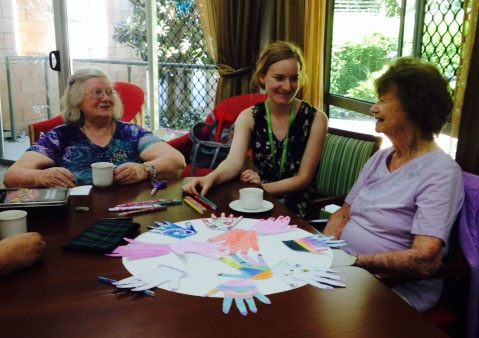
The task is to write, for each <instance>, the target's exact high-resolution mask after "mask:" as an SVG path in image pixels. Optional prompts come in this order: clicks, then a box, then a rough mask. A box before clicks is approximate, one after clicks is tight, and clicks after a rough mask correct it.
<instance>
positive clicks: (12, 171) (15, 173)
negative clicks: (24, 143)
mask: <svg viewBox="0 0 479 338" xmlns="http://www.w3.org/2000/svg"><path fill="white" fill-rule="evenodd" d="M40 174H41V169H25V168H21V167H14V165H13V166H12V167H10V168H9V169H8V170H7V172H6V173H5V177H4V180H3V184H4V185H5V186H6V187H9V188H15V187H31V188H33V187H38V186H39V184H38V179H37V178H38V177H39V175H40Z"/></svg>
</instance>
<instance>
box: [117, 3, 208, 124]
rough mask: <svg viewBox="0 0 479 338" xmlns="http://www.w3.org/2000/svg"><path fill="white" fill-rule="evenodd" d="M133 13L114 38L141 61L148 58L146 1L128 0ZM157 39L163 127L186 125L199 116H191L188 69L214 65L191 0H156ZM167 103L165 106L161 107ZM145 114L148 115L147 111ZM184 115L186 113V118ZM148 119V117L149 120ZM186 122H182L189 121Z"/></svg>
mask: <svg viewBox="0 0 479 338" xmlns="http://www.w3.org/2000/svg"><path fill="white" fill-rule="evenodd" d="M130 3H131V4H132V6H133V13H132V15H131V16H130V17H128V18H126V19H125V20H122V21H120V22H119V23H117V24H116V25H115V27H114V33H113V39H114V40H116V41H117V42H119V43H121V44H124V45H126V46H129V47H131V48H133V49H134V50H135V51H136V53H137V55H138V56H139V57H141V58H142V59H143V60H145V61H146V60H147V59H148V51H147V50H148V48H147V47H148V45H147V34H146V6H145V0H130ZM156 10H157V32H156V33H157V35H156V36H157V39H158V61H159V63H160V67H159V68H158V76H159V78H158V81H159V86H162V88H163V90H166V91H167V94H166V95H163V100H164V101H166V102H160V103H159V104H160V106H161V107H160V109H159V110H160V111H161V112H162V114H161V118H160V120H161V122H162V126H165V127H169V128H184V127H189V125H191V123H192V122H193V121H196V120H197V119H198V118H199V117H192V116H190V114H189V113H188V111H189V112H193V111H194V110H193V108H192V107H191V106H192V104H191V93H190V89H189V87H188V86H182V85H181V84H184V83H188V82H189V81H191V78H189V76H190V75H191V72H189V71H188V70H189V69H190V68H195V66H194V65H205V64H214V63H215V62H214V60H213V59H212V58H211V56H210V55H209V54H208V53H207V51H206V47H205V41H204V38H203V31H202V29H201V22H200V17H199V14H198V12H197V10H196V3H195V1H194V0H181V1H180V0H178V1H175V0H157V1H156ZM165 105H166V107H167V109H164V106H165ZM147 115H148V114H147ZM185 116H189V117H188V118H185ZM148 121H149V120H148ZM188 121H189V124H188V125H185V123H188Z"/></svg>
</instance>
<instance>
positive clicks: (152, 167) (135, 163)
mask: <svg viewBox="0 0 479 338" xmlns="http://www.w3.org/2000/svg"><path fill="white" fill-rule="evenodd" d="M61 105H62V113H63V117H64V119H65V121H66V124H65V125H62V126H58V127H56V128H54V129H52V130H51V131H50V132H48V133H47V134H46V135H45V137H43V138H41V139H40V140H39V141H38V143H37V144H35V145H33V146H32V147H30V148H29V149H27V151H26V153H25V154H24V155H23V156H22V157H21V158H20V159H19V160H18V161H17V162H16V163H14V164H13V165H12V166H11V167H10V168H9V169H8V170H7V172H6V174H5V179H4V183H5V185H6V186H9V187H74V186H75V185H81V184H91V182H92V177H91V168H90V165H91V164H92V163H94V162H112V163H114V164H115V165H116V166H117V168H116V169H115V172H114V180H115V182H116V183H117V184H132V183H136V182H139V181H142V180H145V179H149V178H155V179H156V178H172V177H178V176H180V175H181V173H182V172H183V168H184V167H185V159H184V157H183V155H182V154H181V153H180V152H179V151H177V150H176V149H174V148H172V147H171V146H170V145H168V144H167V143H164V142H161V141H160V140H159V139H158V138H157V137H156V136H154V135H153V134H152V133H151V132H149V131H146V130H144V129H143V128H141V127H139V126H137V125H135V124H132V123H123V122H121V121H120V117H121V114H122V109H123V108H122V104H121V101H120V99H119V97H118V95H117V94H116V93H115V91H114V90H113V88H112V86H111V83H110V81H109V80H108V78H107V76H106V75H105V74H104V73H103V72H102V71H101V70H99V69H96V68H83V69H79V70H77V71H76V72H75V74H73V75H72V76H71V77H70V79H69V81H68V87H67V89H66V90H65V93H64V95H63V96H62V100H61Z"/></svg>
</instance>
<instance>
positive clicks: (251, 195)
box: [239, 188, 263, 210]
mask: <svg viewBox="0 0 479 338" xmlns="http://www.w3.org/2000/svg"><path fill="white" fill-rule="evenodd" d="M239 197H240V198H239V201H240V206H241V207H242V208H243V209H247V210H253V209H259V208H261V207H262V206H263V189H260V188H243V189H240V191H239Z"/></svg>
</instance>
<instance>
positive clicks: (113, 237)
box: [62, 217, 140, 253]
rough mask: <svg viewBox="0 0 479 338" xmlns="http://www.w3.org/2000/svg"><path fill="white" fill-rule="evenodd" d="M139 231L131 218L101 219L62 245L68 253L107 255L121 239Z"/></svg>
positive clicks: (137, 225) (138, 227)
mask: <svg viewBox="0 0 479 338" xmlns="http://www.w3.org/2000/svg"><path fill="white" fill-rule="evenodd" d="M139 229H140V225H139V224H138V223H133V219H132V218H131V217H123V218H101V219H99V220H98V221H97V222H96V223H95V225H93V226H91V227H89V228H88V229H87V230H85V232H83V233H81V234H80V235H78V236H76V237H75V238H73V239H72V240H71V241H70V242H68V243H66V244H65V245H63V247H62V248H63V249H65V250H68V251H83V252H98V253H107V252H111V251H113V249H115V248H116V247H117V246H118V245H119V244H120V243H121V242H122V241H123V237H129V238H130V237H132V236H133V235H135V234H136V233H137V232H138V230H139Z"/></svg>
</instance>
